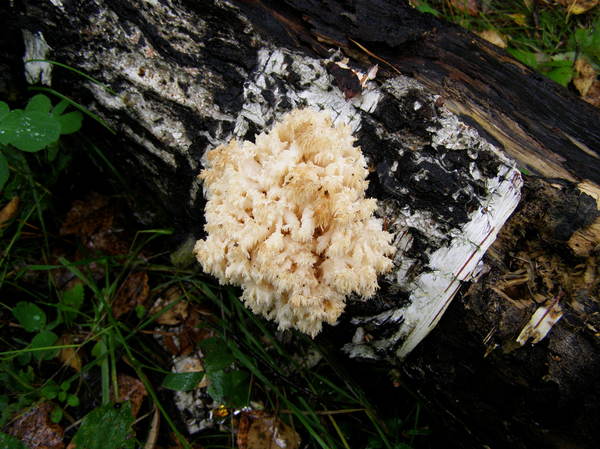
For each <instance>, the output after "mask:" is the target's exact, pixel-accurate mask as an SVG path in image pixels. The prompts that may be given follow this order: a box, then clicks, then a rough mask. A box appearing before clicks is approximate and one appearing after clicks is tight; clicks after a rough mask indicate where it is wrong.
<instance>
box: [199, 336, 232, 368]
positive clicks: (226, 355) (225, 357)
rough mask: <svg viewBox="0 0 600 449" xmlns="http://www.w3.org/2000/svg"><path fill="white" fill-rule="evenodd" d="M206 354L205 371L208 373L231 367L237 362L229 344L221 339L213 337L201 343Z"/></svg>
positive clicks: (201, 347) (203, 352)
mask: <svg viewBox="0 0 600 449" xmlns="http://www.w3.org/2000/svg"><path fill="white" fill-rule="evenodd" d="M200 349H202V354H204V359H203V362H204V369H205V370H206V372H211V371H219V370H223V369H225V368H228V367H230V366H231V364H232V363H233V362H234V361H235V358H234V357H233V354H232V353H231V351H230V350H229V348H228V347H227V344H226V343H225V342H224V341H223V339H222V338H219V337H211V338H207V339H206V340H202V341H201V342H200Z"/></svg>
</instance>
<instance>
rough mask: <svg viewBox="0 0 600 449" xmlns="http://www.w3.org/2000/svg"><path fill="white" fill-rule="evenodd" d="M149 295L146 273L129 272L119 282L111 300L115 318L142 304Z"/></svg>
mask: <svg viewBox="0 0 600 449" xmlns="http://www.w3.org/2000/svg"><path fill="white" fill-rule="evenodd" d="M149 295H150V287H149V286H148V274H147V273H146V272H144V271H139V272H137V273H131V274H130V275H129V276H127V279H125V281H124V282H123V283H122V284H121V286H120V287H119V289H118V290H117V293H116V295H115V298H114V299H113V302H112V311H113V315H114V317H115V318H119V317H121V316H123V315H125V314H126V313H128V312H131V311H132V310H133V309H134V308H135V307H136V306H138V305H143V304H144V303H145V302H146V300H147V299H148V296H149Z"/></svg>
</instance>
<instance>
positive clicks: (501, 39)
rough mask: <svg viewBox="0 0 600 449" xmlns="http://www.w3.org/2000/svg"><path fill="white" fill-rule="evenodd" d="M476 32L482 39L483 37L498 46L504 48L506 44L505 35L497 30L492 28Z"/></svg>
mask: <svg viewBox="0 0 600 449" xmlns="http://www.w3.org/2000/svg"><path fill="white" fill-rule="evenodd" d="M477 34H478V35H479V37H481V38H482V39H485V40H486V41H488V42H489V43H491V44H494V45H496V46H498V47H500V48H506V46H507V41H506V36H504V35H503V34H500V33H499V32H498V31H497V30H493V29H489V30H483V31H480V32H479V33H477Z"/></svg>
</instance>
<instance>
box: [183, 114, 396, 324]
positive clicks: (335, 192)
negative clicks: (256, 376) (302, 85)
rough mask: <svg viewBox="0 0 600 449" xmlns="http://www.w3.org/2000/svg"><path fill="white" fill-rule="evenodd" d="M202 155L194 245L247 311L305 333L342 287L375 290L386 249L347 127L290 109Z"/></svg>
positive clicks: (322, 318)
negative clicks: (244, 137)
mask: <svg viewBox="0 0 600 449" xmlns="http://www.w3.org/2000/svg"><path fill="white" fill-rule="evenodd" d="M206 157H207V168H206V169H205V170H203V171H202V172H201V174H200V178H201V179H202V180H203V182H204V190H205V195H206V198H207V200H208V201H207V204H206V211H205V215H206V226H205V231H206V232H207V237H206V239H205V240H199V241H198V242H196V246H195V253H196V256H197V258H198V260H199V261H200V263H201V264H202V267H203V268H204V270H205V271H206V272H208V273H211V274H212V275H214V276H216V277H217V278H218V279H219V281H220V282H221V283H223V284H225V283H230V284H235V285H240V286H241V287H242V289H243V296H242V300H243V301H244V303H245V304H246V305H247V306H248V307H250V309H251V310H252V311H253V312H255V313H257V314H261V315H263V316H265V317H267V318H269V319H272V320H275V321H276V322H277V323H278V324H279V328H280V329H287V328H292V327H293V328H296V329H299V330H300V331H302V332H305V333H307V334H309V335H311V336H315V335H316V334H318V333H319V332H320V330H321V327H322V323H323V322H327V323H330V324H333V323H335V322H336V320H337V318H338V317H339V315H340V314H341V313H342V311H343V309H344V303H345V298H346V296H347V295H348V294H350V293H352V292H355V293H357V294H359V295H360V296H362V297H365V298H368V297H370V296H372V295H373V294H374V293H375V291H376V290H377V288H378V284H377V275H378V274H380V273H384V272H386V271H388V270H389V269H390V268H391V266H392V262H391V260H390V258H389V256H391V255H392V254H393V252H394V250H395V249H394V247H393V246H391V245H390V240H391V235H390V234H389V233H388V232H386V231H384V230H383V229H382V221H381V220H380V219H378V218H375V217H374V216H373V212H374V210H375V209H376V207H377V205H376V200H375V199H372V198H365V190H366V188H367V185H368V181H367V180H366V177H367V174H368V170H367V166H366V161H365V158H364V157H363V155H362V153H361V151H360V148H359V147H356V146H354V138H353V137H352V134H351V131H350V129H349V127H347V126H346V125H338V126H333V125H332V122H331V118H330V116H329V114H327V113H326V112H315V111H313V110H310V109H303V110H295V111H292V112H291V113H289V114H287V115H286V116H284V117H283V119H282V121H281V122H279V123H277V124H276V125H275V126H274V127H273V129H272V130H271V132H269V133H262V134H260V135H258V136H256V143H252V142H248V141H244V142H238V141H236V140H233V141H232V142H230V143H229V144H228V145H221V146H219V147H217V148H215V149H213V150H211V151H209V152H208V153H207V156H206Z"/></svg>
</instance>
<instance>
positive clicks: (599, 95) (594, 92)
mask: <svg viewBox="0 0 600 449" xmlns="http://www.w3.org/2000/svg"><path fill="white" fill-rule="evenodd" d="M583 99H584V100H585V101H587V102H588V103H590V104H593V105H594V106H596V107H597V108H600V81H598V80H596V81H594V82H593V84H592V85H591V86H590V88H589V90H588V91H587V94H586V96H585V97H583Z"/></svg>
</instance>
